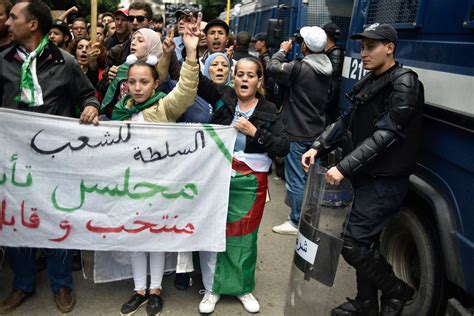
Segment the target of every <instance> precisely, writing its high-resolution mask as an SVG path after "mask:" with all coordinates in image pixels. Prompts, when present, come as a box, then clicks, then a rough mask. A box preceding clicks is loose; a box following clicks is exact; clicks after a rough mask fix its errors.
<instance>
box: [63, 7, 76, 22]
mask: <svg viewBox="0 0 474 316" xmlns="http://www.w3.org/2000/svg"><path fill="white" fill-rule="evenodd" d="M78 11H79V9H78V8H77V7H76V6H72V7H70V8H69V9H67V10H66V11H64V12H63V13H62V14H61V15H60V16H59V17H58V20H61V21H64V22H66V20H67V18H68V16H69V15H71V14H76V13H77V12H78Z"/></svg>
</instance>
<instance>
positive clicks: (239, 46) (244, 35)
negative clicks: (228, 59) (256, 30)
mask: <svg viewBox="0 0 474 316" xmlns="http://www.w3.org/2000/svg"><path fill="white" fill-rule="evenodd" d="M251 39H252V35H250V33H249V32H245V31H242V32H239V33H237V35H236V36H235V40H234V54H233V55H232V58H233V59H234V60H239V59H241V58H245V57H250V54H249V46H250V41H251Z"/></svg>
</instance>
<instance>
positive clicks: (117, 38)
mask: <svg viewBox="0 0 474 316" xmlns="http://www.w3.org/2000/svg"><path fill="white" fill-rule="evenodd" d="M127 16H128V9H117V10H115V12H114V23H115V33H114V34H113V35H112V36H110V37H109V38H107V40H106V41H105V47H106V48H107V50H110V49H111V48H112V47H114V46H115V45H118V44H122V43H124V42H125V41H126V40H128V38H129V37H130V35H129V34H130V31H129V30H128V22H127Z"/></svg>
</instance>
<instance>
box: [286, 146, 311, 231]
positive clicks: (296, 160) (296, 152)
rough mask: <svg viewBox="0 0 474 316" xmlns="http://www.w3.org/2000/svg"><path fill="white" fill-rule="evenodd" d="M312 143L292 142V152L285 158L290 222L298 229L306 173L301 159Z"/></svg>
mask: <svg viewBox="0 0 474 316" xmlns="http://www.w3.org/2000/svg"><path fill="white" fill-rule="evenodd" d="M312 143H313V142H311V141H299V142H290V152H289V154H288V155H287V156H286V157H285V181H286V190H287V192H288V202H289V203H290V208H291V212H290V216H289V219H290V222H291V223H292V224H293V225H294V226H295V227H298V224H299V222H300V215H301V206H302V205H303V197H304V189H305V184H306V172H304V170H303V167H302V166H301V157H302V156H303V154H304V153H305V152H307V151H308V149H309V148H310V147H311V144H312Z"/></svg>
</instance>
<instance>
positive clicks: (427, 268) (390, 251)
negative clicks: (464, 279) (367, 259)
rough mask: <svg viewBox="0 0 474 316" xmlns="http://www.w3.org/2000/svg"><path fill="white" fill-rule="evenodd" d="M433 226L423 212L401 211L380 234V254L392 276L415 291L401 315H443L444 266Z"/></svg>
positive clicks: (403, 209)
mask: <svg viewBox="0 0 474 316" xmlns="http://www.w3.org/2000/svg"><path fill="white" fill-rule="evenodd" d="M433 227H434V225H433V222H432V221H431V220H430V218H429V217H428V216H426V215H425V214H424V213H422V212H414V211H413V210H412V209H410V208H402V210H401V211H400V213H399V214H398V215H397V216H396V217H395V218H394V219H393V221H392V222H391V223H390V224H389V225H388V226H387V227H386V228H385V229H384V231H383V233H382V235H381V238H380V251H381V252H382V254H383V255H384V256H385V258H386V259H387V261H388V262H389V263H390V264H391V265H392V266H393V270H394V272H395V274H396V275H397V276H398V277H399V278H401V279H403V280H404V281H405V282H407V283H408V284H410V285H411V286H412V287H414V288H415V289H416V294H415V299H414V300H413V302H411V303H410V304H407V305H406V306H405V308H404V310H403V315H442V311H441V310H442V308H443V307H444V306H445V302H444V291H445V278H444V273H443V271H444V266H443V260H442V256H441V250H440V246H439V241H438V236H437V234H436V231H435V229H434V228H433Z"/></svg>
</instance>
